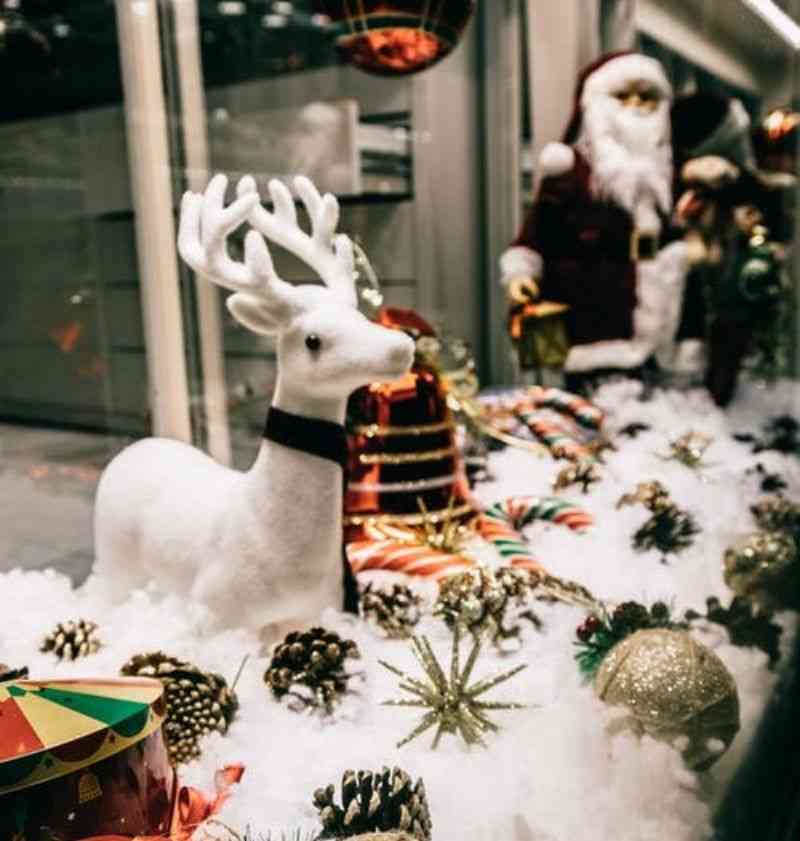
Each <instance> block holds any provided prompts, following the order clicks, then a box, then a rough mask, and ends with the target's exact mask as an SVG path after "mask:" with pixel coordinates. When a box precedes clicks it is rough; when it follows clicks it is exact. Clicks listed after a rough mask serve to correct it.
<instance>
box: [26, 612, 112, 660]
mask: <svg viewBox="0 0 800 841" xmlns="http://www.w3.org/2000/svg"><path fill="white" fill-rule="evenodd" d="M96 631H97V624H96V623H95V622H88V621H86V620H85V619H78V621H77V622H74V621H70V622H62V623H59V624H58V625H56V627H55V630H54V631H53V632H52V633H50V634H48V635H47V636H46V637H45V638H44V642H43V643H42V646H41V648H40V649H39V650H40V651H45V652H46V651H52V652H53V653H54V654H55V655H56V657H58V659H59V660H77V659H78V658H79V657H88V656H89V655H90V654H94V653H95V652H96V651H97V650H98V649H99V648H100V646H101V645H102V643H101V642H100V640H99V638H98V637H97V634H96V633H95V632H96Z"/></svg>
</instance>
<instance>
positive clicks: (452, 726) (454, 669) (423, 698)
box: [380, 625, 527, 750]
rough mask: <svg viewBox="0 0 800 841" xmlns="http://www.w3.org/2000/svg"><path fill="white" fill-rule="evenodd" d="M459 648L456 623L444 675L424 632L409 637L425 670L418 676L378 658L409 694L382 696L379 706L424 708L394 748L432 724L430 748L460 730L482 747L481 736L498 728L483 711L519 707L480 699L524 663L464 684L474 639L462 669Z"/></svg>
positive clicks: (471, 742)
mask: <svg viewBox="0 0 800 841" xmlns="http://www.w3.org/2000/svg"><path fill="white" fill-rule="evenodd" d="M460 648H461V632H460V628H459V626H458V625H456V627H455V629H454V632H453V650H452V654H451V659H450V674H449V676H448V675H447V673H446V672H445V670H444V668H443V667H442V665H441V663H440V662H439V660H438V659H437V657H436V655H435V654H434V652H433V649H432V648H431V644H430V642H429V641H428V639H427V637H412V639H411V650H412V651H413V653H414V656H415V657H416V659H417V662H418V663H419V664H420V666H422V669H423V671H424V673H425V678H424V679H423V680H418V679H417V678H413V677H411V676H409V675H407V674H406V673H405V672H403V671H401V670H400V669H398V668H396V667H395V666H392V665H391V664H390V663H385V662H384V661H383V660H381V661H380V663H381V665H382V666H383V667H384V668H386V669H388V670H389V671H390V672H392V673H393V674H395V675H397V676H398V677H399V678H401V681H400V689H402V690H403V691H404V692H408V693H409V694H410V695H412V696H413V697H412V698H404V699H398V700H391V701H384V705H385V706H390V707H419V708H420V709H423V710H426V712H425V713H424V715H423V716H422V718H421V719H420V721H419V723H418V724H417V726H416V727H415V728H414V729H413V730H412V731H411V733H409V734H408V736H406V737H405V739H403V740H402V741H400V742H398V743H397V747H398V748H401V747H403V746H404V745H407V744H408V743H409V742H411V741H413V740H414V739H416V738H417V737H418V736H421V735H422V734H423V733H425V732H426V731H428V730H430V729H431V728H432V727H436V735H435V736H434V739H433V744H432V746H431V747H432V748H433V749H434V750H436V748H437V747H438V746H439V742H440V740H441V738H442V736H443V735H444V734H445V733H452V734H453V735H460V736H461V738H462V739H463V740H464V741H465V742H466V744H468V745H474V744H479V745H482V746H483V747H486V744H485V742H484V741H483V735H484V734H485V733H488V732H490V731H491V732H497V731H498V730H499V729H500V728H499V727H498V726H497V725H496V724H495V723H494V722H493V721H491V720H490V719H489V718H488V713H489V712H491V711H492V710H519V709H523V708H524V706H525V705H524V704H517V703H502V702H499V701H486V700H481V699H482V696H483V695H485V694H486V693H487V692H488V691H489V690H490V689H493V688H494V687H495V686H497V685H498V684H500V683H503V682H505V681H507V680H509V679H511V678H512V677H514V675H516V674H519V672H521V671H522V670H523V669H525V668H527V667H526V665H525V664H522V665H519V666H516V667H515V668H513V669H510V670H509V671H506V672H502V673H501V674H498V675H494V676H493V677H489V678H485V679H484V680H480V681H478V682H477V683H474V684H472V685H470V683H469V680H470V677H471V675H472V671H473V669H474V668H475V663H476V662H477V660H478V655H479V654H480V651H481V645H480V642H479V641H478V640H475V641H474V642H473V646H472V650H471V651H470V653H469V656H468V657H467V660H466V663H465V664H464V668H463V669H462V668H461V663H460Z"/></svg>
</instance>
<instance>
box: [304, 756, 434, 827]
mask: <svg viewBox="0 0 800 841" xmlns="http://www.w3.org/2000/svg"><path fill="white" fill-rule="evenodd" d="M334 794H335V788H334V786H333V785H329V786H327V787H326V788H320V789H317V790H316V791H315V792H314V805H315V806H316V808H317V809H318V810H319V816H320V820H321V821H322V827H323V830H322V835H321V836H320V837H321V838H353V837H355V836H358V837H359V838H367V837H369V838H376V839H381V838H384V836H383V835H382V834H376V835H370V836H365V835H362V834H361V833H365V832H374V833H383V832H388V833H390V834H389V835H387V836H385V837H386V838H389V839H403V838H410V839H412V841H430V838H431V816H430V810H429V808H428V799H427V797H426V795H425V786H424V784H423V782H422V780H417V781H416V783H413V782H412V780H411V777H409V775H408V774H407V773H406V772H405V771H403V770H402V769H400V768H393V769H392V770H391V771H390V770H389V769H388V768H384V769H383V770H382V771H380V772H378V773H373V772H371V771H358V772H356V771H345V772H344V775H343V777H342V805H341V806H339V805H337V804H336V803H335V802H334ZM395 832H396V833H399V834H397V835H395V834H394V833H395ZM406 833H408V835H406Z"/></svg>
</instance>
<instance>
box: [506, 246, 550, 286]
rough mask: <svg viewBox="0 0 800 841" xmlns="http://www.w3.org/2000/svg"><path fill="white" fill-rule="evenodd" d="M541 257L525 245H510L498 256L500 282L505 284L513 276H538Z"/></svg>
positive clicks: (539, 275)
mask: <svg viewBox="0 0 800 841" xmlns="http://www.w3.org/2000/svg"><path fill="white" fill-rule="evenodd" d="M541 276H542V257H541V254H539V252H538V251H534V250H533V249H532V248H529V247H528V246H527V245H512V246H511V248H507V249H506V250H505V251H504V252H503V253H502V255H501V256H500V283H502V284H503V286H506V285H507V284H508V282H509V281H510V280H511V279H512V278H514V277H532V278H540V277H541Z"/></svg>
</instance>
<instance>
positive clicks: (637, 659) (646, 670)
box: [594, 628, 739, 771]
mask: <svg viewBox="0 0 800 841" xmlns="http://www.w3.org/2000/svg"><path fill="white" fill-rule="evenodd" d="M594 687H595V692H596V693H597V696H598V697H599V698H600V699H601V700H602V701H605V702H606V703H607V704H609V705H611V706H622V707H626V708H627V710H628V712H629V713H630V720H629V722H628V723H629V724H630V725H631V726H632V727H633V729H634V730H635V731H636V732H638V733H640V734H641V733H647V735H649V736H651V737H652V738H654V739H658V740H659V741H662V742H668V743H670V744H672V743H673V742H675V741H676V740H678V739H684V740H688V743H687V744H686V746H685V747H683V746H682V745H680V747H681V751H682V754H683V758H684V760H685V762H686V764H687V765H688V766H689V767H690V768H693V769H694V770H698V771H701V770H705V769H706V768H709V767H710V766H711V765H713V763H714V762H715V761H716V760H717V759H718V758H719V757H720V756H721V755H722V753H724V751H725V750H726V749H727V748H728V747H729V746H730V744H731V742H732V741H733V739H734V737H735V736H736V733H737V732H738V731H739V695H738V693H737V691H736V683H735V681H734V679H733V676H732V675H731V673H730V672H729V671H728V670H727V668H725V664H724V663H723V662H722V661H721V660H720V659H719V657H717V655H716V654H714V653H713V652H712V651H710V650H709V649H708V648H706V647H705V646H704V645H701V644H700V643H698V642H696V641H695V640H694V639H692V637H691V636H689V634H687V633H686V632H684V631H670V630H666V629H662V628H658V629H651V630H646V631H637V632H636V633H635V634H631V636H629V637H628V638H627V639H624V640H623V641H622V642H620V643H617V645H615V646H614V647H613V648H612V649H611V651H610V652H609V653H608V654H607V655H606V657H605V659H604V660H603V663H602V665H601V666H600V670H599V671H598V673H597V677H596V678H595V683H594ZM715 743H716V744H715Z"/></svg>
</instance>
